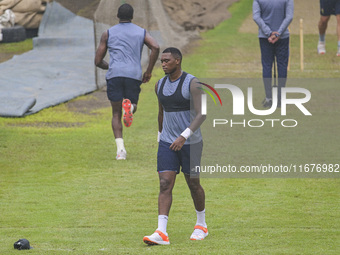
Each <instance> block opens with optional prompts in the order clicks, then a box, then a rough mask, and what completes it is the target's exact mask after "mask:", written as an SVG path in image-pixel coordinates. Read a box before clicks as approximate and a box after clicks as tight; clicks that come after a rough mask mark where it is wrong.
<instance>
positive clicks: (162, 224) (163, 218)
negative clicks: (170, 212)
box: [157, 215, 169, 235]
mask: <svg viewBox="0 0 340 255" xmlns="http://www.w3.org/2000/svg"><path fill="white" fill-rule="evenodd" d="M168 218H169V217H168V216H167V215H158V228H157V230H159V231H161V232H163V233H164V234H165V235H168V233H167V232H166V227H167V225H168Z"/></svg>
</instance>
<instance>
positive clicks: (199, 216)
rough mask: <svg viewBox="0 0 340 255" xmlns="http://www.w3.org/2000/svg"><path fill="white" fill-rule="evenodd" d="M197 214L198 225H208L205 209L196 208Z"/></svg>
mask: <svg viewBox="0 0 340 255" xmlns="http://www.w3.org/2000/svg"><path fill="white" fill-rule="evenodd" d="M196 214H197V222H196V225H200V226H202V227H205V228H206V227H207V223H205V209H204V210H203V211H201V212H199V211H197V210H196Z"/></svg>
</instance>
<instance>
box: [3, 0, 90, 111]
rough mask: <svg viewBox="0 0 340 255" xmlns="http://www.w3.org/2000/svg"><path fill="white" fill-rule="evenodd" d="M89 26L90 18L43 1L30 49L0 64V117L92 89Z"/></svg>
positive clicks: (35, 108)
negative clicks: (38, 22)
mask: <svg viewBox="0 0 340 255" xmlns="http://www.w3.org/2000/svg"><path fill="white" fill-rule="evenodd" d="M93 30H94V28H93V21H92V20H89V19H86V18H83V17H80V16H77V15H75V14H73V13H72V12H70V11H69V10H67V9H66V8H64V7H63V6H61V5H60V4H59V3H57V2H55V1H54V2H52V3H50V4H48V6H47V8H46V11H45V14H44V16H43V19H42V21H41V24H40V27H39V33H38V34H39V36H38V37H36V38H34V39H33V50H31V51H29V52H26V53H24V54H22V55H19V56H15V57H13V58H12V59H10V60H8V61H6V62H4V63H1V64H0V116H12V117H20V116H24V115H27V114H31V113H35V112H38V111H40V110H42V109H43V108H46V107H49V106H53V105H57V104H60V103H62V102H66V101H68V100H70V99H72V98H75V97H77V96H80V95H84V94H87V93H90V92H92V91H94V90H96V83H95V68H94V53H95V46H94V33H93ZM34 103H35V104H34ZM32 105H34V106H33V107H32Z"/></svg>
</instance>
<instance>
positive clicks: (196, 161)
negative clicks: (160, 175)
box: [157, 140, 203, 174]
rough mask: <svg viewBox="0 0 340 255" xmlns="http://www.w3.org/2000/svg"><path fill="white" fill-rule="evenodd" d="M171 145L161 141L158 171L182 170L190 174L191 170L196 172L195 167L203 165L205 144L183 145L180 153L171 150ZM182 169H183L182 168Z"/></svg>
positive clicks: (158, 154)
mask: <svg viewBox="0 0 340 255" xmlns="http://www.w3.org/2000/svg"><path fill="white" fill-rule="evenodd" d="M170 145H171V144H170V143H166V142H163V141H162V140H161V141H159V144H158V153H157V171H158V172H162V171H176V172H177V174H179V172H180V170H181V171H182V172H183V173H184V174H190V170H193V171H194V170H195V166H200V165H201V157H202V149H203V142H199V143H195V144H191V145H186V144H185V145H183V147H182V149H181V150H180V151H173V150H171V149H170ZM181 167H182V168H181Z"/></svg>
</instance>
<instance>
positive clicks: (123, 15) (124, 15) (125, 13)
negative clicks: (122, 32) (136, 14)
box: [117, 4, 133, 20]
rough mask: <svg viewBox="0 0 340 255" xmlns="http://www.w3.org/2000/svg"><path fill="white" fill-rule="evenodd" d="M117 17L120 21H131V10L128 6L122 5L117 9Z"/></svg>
mask: <svg viewBox="0 0 340 255" xmlns="http://www.w3.org/2000/svg"><path fill="white" fill-rule="evenodd" d="M117 17H118V18H119V19H121V20H131V19H133V8H132V6H131V5H129V4H122V5H121V6H120V7H119V8H118V13H117Z"/></svg>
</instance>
